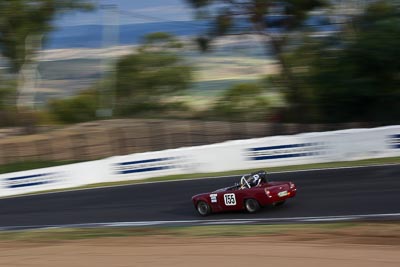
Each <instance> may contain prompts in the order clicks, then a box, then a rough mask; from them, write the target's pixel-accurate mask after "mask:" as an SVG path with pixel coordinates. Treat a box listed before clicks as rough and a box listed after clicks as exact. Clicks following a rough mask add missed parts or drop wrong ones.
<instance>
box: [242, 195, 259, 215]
mask: <svg viewBox="0 0 400 267" xmlns="http://www.w3.org/2000/svg"><path fill="white" fill-rule="evenodd" d="M244 207H245V209H246V211H247V212H249V213H254V212H257V211H259V210H260V204H259V203H258V201H257V200H255V199H253V198H249V199H246V201H245V202H244Z"/></svg>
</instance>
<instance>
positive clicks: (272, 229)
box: [0, 222, 364, 241]
mask: <svg viewBox="0 0 400 267" xmlns="http://www.w3.org/2000/svg"><path fill="white" fill-rule="evenodd" d="M363 224H364V223H362V222H357V223H348V222H347V223H326V224H283V225H215V226H177V227H112V228H63V229H40V230H24V231H3V232H0V241H52V240H77V239H91V238H101V237H126V236H155V235H156V236H174V237H234V236H236V237H240V236H266V235H279V234H284V233H288V232H293V231H294V232H296V231H297V232H300V233H301V232H304V231H312V232H328V231H337V230H341V229H346V228H351V227H355V226H360V225H363Z"/></svg>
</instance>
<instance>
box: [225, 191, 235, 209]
mask: <svg viewBox="0 0 400 267" xmlns="http://www.w3.org/2000/svg"><path fill="white" fill-rule="evenodd" d="M224 202H225V205H226V206H235V205H236V197H235V194H225V195H224Z"/></svg>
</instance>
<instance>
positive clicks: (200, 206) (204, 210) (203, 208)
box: [197, 202, 208, 215]
mask: <svg viewBox="0 0 400 267" xmlns="http://www.w3.org/2000/svg"><path fill="white" fill-rule="evenodd" d="M197 210H198V212H199V213H200V214H201V215H206V214H207V213H208V206H207V203H205V202H199V204H197Z"/></svg>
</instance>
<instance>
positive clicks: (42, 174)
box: [6, 173, 51, 181]
mask: <svg viewBox="0 0 400 267" xmlns="http://www.w3.org/2000/svg"><path fill="white" fill-rule="evenodd" d="M50 174H51V173H41V174H33V175H27V176H20V177H12V178H6V180H8V181H15V180H22V179H29V178H36V177H42V176H46V175H50Z"/></svg>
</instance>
